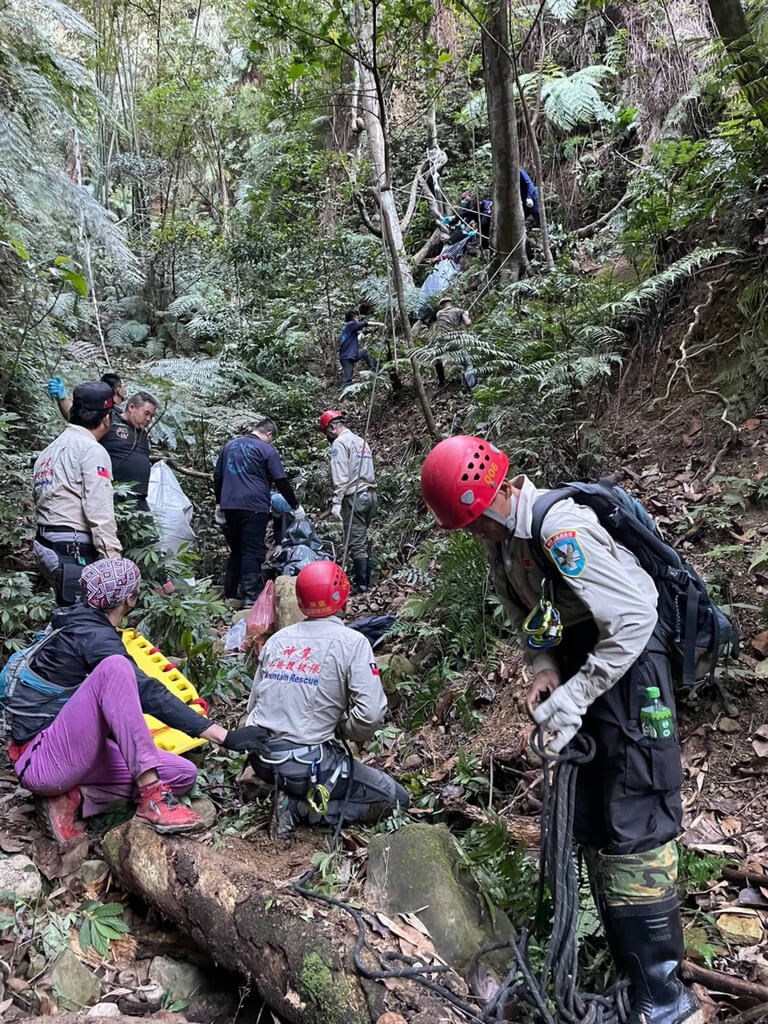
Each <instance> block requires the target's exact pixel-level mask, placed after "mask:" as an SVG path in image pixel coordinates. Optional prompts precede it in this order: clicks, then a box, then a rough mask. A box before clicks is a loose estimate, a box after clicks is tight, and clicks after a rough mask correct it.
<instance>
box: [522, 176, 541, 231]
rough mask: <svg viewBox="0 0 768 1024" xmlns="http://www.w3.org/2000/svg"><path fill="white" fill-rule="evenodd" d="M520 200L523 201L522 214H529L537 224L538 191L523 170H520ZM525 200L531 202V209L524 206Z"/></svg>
mask: <svg viewBox="0 0 768 1024" xmlns="http://www.w3.org/2000/svg"><path fill="white" fill-rule="evenodd" d="M520 198H521V199H522V201H523V213H525V214H526V215H527V214H528V213H530V214H531V216H532V217H533V219H534V220H535V221H536V223H537V224H538V223H539V190H538V189H537V188H536V186H535V185H534V184H533V181H532V180H531V177H530V175H529V174H528V172H527V171H524V170H523V168H522V167H521V168H520ZM526 199H532V200H533V209H531V210H528V209H526V206H525V201H526Z"/></svg>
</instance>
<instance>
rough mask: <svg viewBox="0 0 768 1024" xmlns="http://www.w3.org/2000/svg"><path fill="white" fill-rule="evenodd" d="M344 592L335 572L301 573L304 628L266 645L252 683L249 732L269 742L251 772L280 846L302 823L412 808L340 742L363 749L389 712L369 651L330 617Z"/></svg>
mask: <svg viewBox="0 0 768 1024" xmlns="http://www.w3.org/2000/svg"><path fill="white" fill-rule="evenodd" d="M349 590H350V587H349V580H348V579H347V576H346V574H345V573H344V571H343V570H342V569H341V568H340V567H339V566H338V565H336V563H335V562H313V563H312V564H311V565H308V566H306V567H305V568H304V569H302V570H301V572H300V573H299V575H298V577H297V578H296V598H297V601H298V604H299V608H300V609H301V611H302V612H303V614H304V615H306V617H307V618H306V620H305V621H304V622H297V623H295V624H294V625H292V626H286V627H285V629H281V630H279V631H278V632H277V633H275V634H274V636H272V637H270V639H269V640H268V641H267V643H266V644H265V645H264V649H263V650H262V652H261V657H260V659H259V667H258V669H257V670H256V675H255V677H254V680H253V687H252V689H251V697H250V700H249V702H248V712H249V714H248V723H247V724H248V725H250V726H260V727H261V728H263V729H266V730H267V731H268V733H269V735H270V738H269V740H267V741H266V743H265V745H264V748H262V749H260V750H259V751H258V753H255V754H253V755H252V756H251V765H252V767H253V770H254V771H255V772H256V774H257V775H258V776H259V778H261V779H264V780H265V781H268V782H274V783H275V786H276V789H277V791H278V792H277V799H276V802H275V819H274V823H273V828H274V832H275V835H276V837H277V838H280V839H282V838H286V837H287V836H288V835H290V833H291V832H292V831H293V830H294V829H295V828H296V826H297V825H298V824H300V823H301V822H302V821H307V822H308V823H309V824H318V823H324V824H328V825H337V824H338V823H339V822H340V821H341V820H344V821H360V820H363V819H365V820H371V819H375V818H378V817H380V816H381V814H382V813H383V812H384V811H388V810H392V809H393V808H394V807H395V806H396V805H399V806H400V807H403V808H405V807H408V804H409V802H410V799H409V796H408V792H407V790H405V789H404V788H403V787H402V786H401V785H400V783H399V782H396V781H395V780H394V779H393V778H391V777H390V776H389V775H387V774H386V773H385V772H382V771H379V770H378V769H377V768H373V767H371V766H370V765H365V764H361V763H360V762H359V761H355V760H354V759H353V758H352V757H350V755H349V754H348V753H347V751H346V749H345V746H344V744H343V743H341V742H339V739H337V737H340V738H341V739H343V740H347V739H349V740H356V741H358V742H360V741H363V740H367V739H369V738H370V737H371V736H372V735H373V733H374V732H375V731H376V729H378V728H380V727H381V726H382V725H383V723H384V716H385V714H386V710H387V698H386V696H385V694H384V690H383V688H382V685H381V679H380V677H379V670H378V668H377V666H376V659H375V657H374V654H373V649H372V648H371V645H370V643H369V642H368V640H367V639H366V638H365V637H364V636H363V634H362V633H358V632H357V631H356V630H354V629H348V628H347V627H346V626H345V625H344V623H343V622H342V620H341V619H340V618H339V617H338V615H337V612H340V611H341V610H342V609H343V608H344V605H345V604H346V602H347V598H348V597H349Z"/></svg>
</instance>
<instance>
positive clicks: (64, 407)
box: [46, 373, 128, 420]
mask: <svg viewBox="0 0 768 1024" xmlns="http://www.w3.org/2000/svg"><path fill="white" fill-rule="evenodd" d="M101 382H102V384H108V385H109V387H110V388H111V389H112V395H113V397H114V401H115V408H116V409H121V408H122V403H123V402H124V401H125V396H126V395H127V394H128V389H127V388H126V386H125V384H123V381H122V379H121V378H120V375H119V374H118V373H105V374H104V375H103V376H102V377H101ZM46 390H47V392H48V397H49V398H55V399H56V401H57V403H58V406H59V412H60V413H61V415H62V416H63V417H64V419H65V420H68V419H69V410H70V409H71V408H72V401H71V399H69V398H67V389H66V387H65V386H64V378H63V377H60V376H56V377H51V378H50V380H49V381H48V385H47V387H46Z"/></svg>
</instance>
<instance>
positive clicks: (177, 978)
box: [149, 956, 209, 999]
mask: <svg viewBox="0 0 768 1024" xmlns="http://www.w3.org/2000/svg"><path fill="white" fill-rule="evenodd" d="M149 976H150V978H151V979H152V981H156V982H157V983H158V984H159V985H162V987H163V990H164V991H165V992H167V993H168V994H169V995H170V996H171V998H172V999H191V998H192V996H194V995H197V993H198V992H206V991H207V990H208V988H209V985H208V979H207V978H206V976H205V974H203V972H202V971H201V970H200V968H199V967H195V965H194V964H187V963H184V962H183V961H181V960H173V959H172V958H171V957H169V956H156V957H155V958H154V959H153V960H152V963H151V964H150V965H149Z"/></svg>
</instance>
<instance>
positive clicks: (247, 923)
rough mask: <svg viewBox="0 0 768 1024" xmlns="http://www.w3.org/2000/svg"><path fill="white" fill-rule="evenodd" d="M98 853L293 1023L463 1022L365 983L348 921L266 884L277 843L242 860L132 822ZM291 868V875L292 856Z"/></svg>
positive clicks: (411, 985) (411, 991) (407, 992)
mask: <svg viewBox="0 0 768 1024" xmlns="http://www.w3.org/2000/svg"><path fill="white" fill-rule="evenodd" d="M240 847H245V844H243V843H241V844H240ZM104 853H105V856H106V859H107V861H108V862H109V865H110V867H111V868H112V871H113V873H114V876H115V878H116V879H117V880H118V881H119V883H120V884H121V885H123V886H124V887H125V888H126V889H128V890H129V891H130V892H133V893H136V894H137V895H139V896H140V897H141V898H142V899H143V900H144V901H145V902H146V903H148V904H150V905H152V906H153V907H155V908H156V909H157V910H159V911H160V912H161V913H162V914H163V915H165V917H166V918H168V919H169V920H171V921H173V922H174V923H175V924H177V925H178V926H179V927H180V928H181V929H182V930H183V931H184V932H185V933H186V934H188V935H189V937H190V938H191V939H192V940H193V941H194V942H195V943H196V944H197V945H199V946H201V947H202V948H203V949H205V950H207V951H208V953H209V955H210V957H211V959H212V960H213V961H214V962H216V963H218V964H221V965H222V966H224V967H226V968H228V969H229V970H235V971H238V972H239V973H240V974H242V975H243V976H245V977H247V978H248V979H249V980H250V981H251V982H252V984H253V985H254V986H255V988H256V989H257V990H258V992H259V995H260V996H261V997H262V999H263V1000H264V1001H265V1003H267V1005H268V1006H269V1007H270V1008H271V1009H273V1010H274V1011H275V1013H276V1014H278V1015H279V1017H280V1018H281V1019H282V1020H284V1021H287V1022H290V1024H369V1022H375V1021H377V1020H378V1019H379V1017H380V1016H381V1015H382V1014H384V1013H385V1012H387V1011H391V1012H394V1013H400V1014H402V1016H403V1017H404V1018H405V1019H406V1020H407V1021H417V1020H418V1021H419V1022H426V1021H436V1020H445V1021H458V1020H461V1019H466V1018H462V1017H460V1016H459V1014H458V1013H457V1012H456V1011H455V1010H454V1009H453V1008H452V1007H451V1006H450V1003H449V1002H448V1001H446V1000H443V999H441V998H440V996H439V995H438V994H436V993H433V992H431V991H429V990H428V989H426V988H425V987H424V986H423V985H419V984H418V983H416V982H413V981H410V980H406V979H397V980H396V981H392V980H388V981H387V983H386V984H385V983H384V982H383V981H380V980H372V979H366V978H363V977H361V975H360V974H359V973H358V971H357V970H356V968H355V966H354V962H353V952H354V949H355V944H356V942H357V939H358V932H357V927H356V925H355V922H354V920H353V919H352V918H351V917H350V915H349V914H347V913H345V912H344V911H343V910H342V909H341V908H336V907H332V906H327V905H324V904H318V903H316V902H314V901H310V900H308V899H306V898H305V897H303V896H302V895H301V894H299V893H298V892H296V891H295V889H293V888H292V887H290V886H289V885H288V884H287V883H285V882H282V883H280V882H274V881H269V880H267V879H268V878H273V879H274V878H275V865H274V862H275V859H276V858H277V857H278V856H280V855H281V851H280V850H279V849H278V848H277V847H275V846H274V845H273V844H269V845H268V846H267V847H265V848H263V849H261V850H258V849H254V850H248V852H247V855H244V856H243V859H241V858H240V857H239V856H235V855H234V854H233V853H232V852H231V851H227V852H226V853H222V852H218V851H216V850H213V849H211V848H210V847H208V846H204V845H202V844H201V843H199V842H196V841H195V840H194V839H187V838H183V837H170V836H161V835H158V834H157V833H156V832H154V831H152V830H151V829H149V828H147V827H145V826H143V825H141V824H140V823H138V822H137V821H136V820H135V819H134V820H132V821H130V822H128V823H126V824H125V825H122V826H120V827H119V828H117V829H113V830H112V831H111V832H108V833H107V835H106V836H105V837H104ZM293 863H294V873H295V865H296V859H295V856H294V861H293ZM260 874H261V875H262V876H263V877H260ZM366 942H367V943H368V945H369V947H370V948H371V949H372V950H374V951H381V950H385V949H389V950H390V951H391V949H392V947H391V945H390V946H387V945H386V941H385V940H383V939H381V938H379V937H377V936H374V935H373V934H369V935H367V936H366ZM363 958H364V960H365V962H366V964H369V965H370V966H371V967H372V968H374V969H379V968H380V967H381V963H380V961H379V957H378V956H374V955H372V954H371V953H370V952H364V953H363ZM453 977H454V978H455V982H456V983H457V984H456V985H454V983H453V982H448V983H449V984H450V985H451V987H452V988H453V989H454V991H456V992H457V993H460V998H462V999H464V1000H466V1001H469V1002H471V997H468V996H467V994H466V987H465V986H464V985H463V982H461V979H459V978H458V977H457V976H453ZM441 980H443V982H445V976H444V975H443V976H442V979H441Z"/></svg>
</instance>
